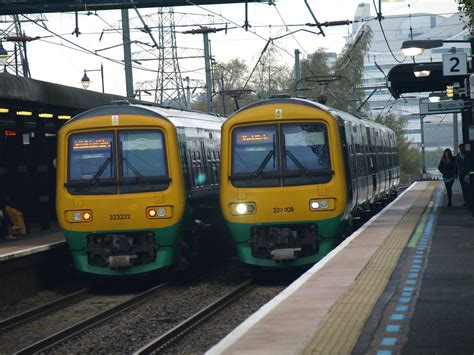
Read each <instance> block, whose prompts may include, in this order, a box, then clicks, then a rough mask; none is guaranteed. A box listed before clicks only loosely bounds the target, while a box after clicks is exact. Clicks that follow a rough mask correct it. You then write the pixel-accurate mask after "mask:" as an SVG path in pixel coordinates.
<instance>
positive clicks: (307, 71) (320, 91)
mask: <svg viewBox="0 0 474 355" xmlns="http://www.w3.org/2000/svg"><path fill="white" fill-rule="evenodd" d="M327 56H328V55H327V52H326V49H325V48H318V49H316V51H315V52H314V53H312V54H310V55H308V58H307V59H303V60H302V61H301V81H300V88H301V95H303V96H305V97H307V98H309V99H313V100H317V99H318V97H320V96H324V95H325V93H326V87H327V85H328V84H327V82H325V81H324V78H328V77H329V76H330V75H331V74H332V73H331V69H330V68H329V66H328V60H327ZM287 92H288V93H291V94H293V95H295V94H296V78H295V73H294V69H293V72H292V75H291V79H290V80H289V81H288V83H287Z"/></svg>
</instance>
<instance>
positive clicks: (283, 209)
mask: <svg viewBox="0 0 474 355" xmlns="http://www.w3.org/2000/svg"><path fill="white" fill-rule="evenodd" d="M292 212H295V209H294V208H293V207H273V213H292Z"/></svg>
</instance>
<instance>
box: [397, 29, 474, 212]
mask: <svg viewBox="0 0 474 355" xmlns="http://www.w3.org/2000/svg"><path fill="white" fill-rule="evenodd" d="M444 43H465V44H470V49H471V58H472V56H473V54H474V36H471V37H470V39H469V40H421V41H405V42H403V43H402V48H401V49H402V53H403V54H404V55H407V56H413V55H419V54H423V51H424V50H425V49H431V48H437V47H442V46H443V44H444ZM443 59H444V58H443ZM447 64H449V65H448V67H449V68H450V69H449V70H448V73H449V74H446V72H445V62H444V60H443V75H444V76H446V75H449V76H456V75H458V77H462V78H463V79H464V82H465V83H466V85H465V89H466V90H467V87H469V86H472V83H469V81H470V80H472V79H471V77H470V74H472V73H473V71H474V70H473V69H474V68H473V62H472V59H471V68H470V71H469V66H467V63H461V62H460V61H459V58H458V59H457V60H454V62H453V63H447ZM464 65H466V67H465V68H466V73H464V72H461V71H460V70H459V68H461V67H464ZM456 80H458V81H459V79H456ZM461 96H462V99H463V101H464V102H465V104H466V105H465V108H464V109H463V110H462V111H461V115H462V127H463V141H464V146H465V147H466V153H465V154H466V162H467V163H468V164H466V165H467V166H468V167H469V185H470V189H469V190H470V206H469V207H470V208H471V211H472V216H473V217H474V122H473V119H472V109H473V108H472V101H473V100H472V99H473V98H474V93H473V92H471V93H470V97H469V96H467V95H466V94H464V95H461ZM456 137H457V132H456Z"/></svg>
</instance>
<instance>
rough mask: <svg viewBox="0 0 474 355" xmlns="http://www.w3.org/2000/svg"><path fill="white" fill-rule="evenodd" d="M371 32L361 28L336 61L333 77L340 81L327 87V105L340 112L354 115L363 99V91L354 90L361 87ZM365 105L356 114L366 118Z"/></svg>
mask: <svg viewBox="0 0 474 355" xmlns="http://www.w3.org/2000/svg"><path fill="white" fill-rule="evenodd" d="M371 39H372V32H371V29H370V27H368V26H367V27H363V28H362V29H361V30H360V32H359V35H358V36H357V38H356V40H355V41H354V42H353V43H351V44H347V45H346V46H345V47H344V49H343V51H342V53H341V54H340V55H339V56H338V58H337V61H336V69H335V75H336V76H338V77H340V78H341V79H340V80H337V81H335V82H334V83H332V84H331V85H329V86H328V95H327V96H328V105H329V106H332V107H334V108H338V109H340V110H342V111H346V112H351V113H355V111H356V109H357V108H358V106H359V105H360V103H361V102H362V101H363V100H364V98H365V93H364V91H363V90H356V89H355V88H356V87H358V86H361V85H362V82H363V75H364V57H365V54H366V53H367V51H368V50H369V47H370V40H371ZM367 107H368V106H367V104H365V105H364V106H363V108H362V109H361V110H360V111H359V112H358V115H362V116H366V115H367V113H368V108H367Z"/></svg>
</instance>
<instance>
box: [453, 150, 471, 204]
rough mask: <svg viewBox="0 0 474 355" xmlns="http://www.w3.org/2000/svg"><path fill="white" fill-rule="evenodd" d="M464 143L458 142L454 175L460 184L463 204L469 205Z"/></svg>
mask: <svg viewBox="0 0 474 355" xmlns="http://www.w3.org/2000/svg"><path fill="white" fill-rule="evenodd" d="M464 152H465V151H464V144H463V143H461V144H459V153H458V155H456V177H457V178H458V179H459V184H460V185H461V190H462V197H463V199H464V205H463V206H469V172H468V171H467V165H466V161H465V155H464Z"/></svg>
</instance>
